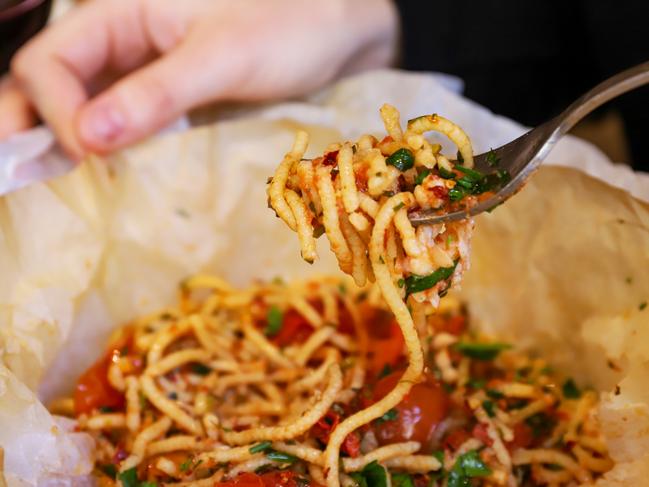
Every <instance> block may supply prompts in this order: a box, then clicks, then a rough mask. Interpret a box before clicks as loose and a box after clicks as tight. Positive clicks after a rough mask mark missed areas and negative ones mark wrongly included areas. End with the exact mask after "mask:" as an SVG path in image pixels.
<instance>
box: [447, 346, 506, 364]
mask: <svg viewBox="0 0 649 487" xmlns="http://www.w3.org/2000/svg"><path fill="white" fill-rule="evenodd" d="M509 348H512V346H511V345H509V344H508V343H496V342H494V343H469V342H459V343H456V344H455V349H456V350H457V351H458V352H460V353H461V354H462V355H464V356H465V357H470V358H473V359H476V360H493V359H495V358H496V357H497V356H498V354H499V353H500V352H502V351H503V350H507V349H509Z"/></svg>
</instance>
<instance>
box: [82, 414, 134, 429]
mask: <svg viewBox="0 0 649 487" xmlns="http://www.w3.org/2000/svg"><path fill="white" fill-rule="evenodd" d="M84 427H86V428H87V429H89V430H108V429H120V428H125V427H126V415H125V414H123V413H106V414H98V415H96V416H93V417H92V418H89V419H88V420H87V421H86V423H85V424H84Z"/></svg>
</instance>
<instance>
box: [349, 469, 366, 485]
mask: <svg viewBox="0 0 649 487" xmlns="http://www.w3.org/2000/svg"><path fill="white" fill-rule="evenodd" d="M349 476H350V477H351V478H352V480H353V481H354V482H356V485H358V487H367V480H365V476H364V475H363V474H362V473H360V472H352V473H350V474H349Z"/></svg>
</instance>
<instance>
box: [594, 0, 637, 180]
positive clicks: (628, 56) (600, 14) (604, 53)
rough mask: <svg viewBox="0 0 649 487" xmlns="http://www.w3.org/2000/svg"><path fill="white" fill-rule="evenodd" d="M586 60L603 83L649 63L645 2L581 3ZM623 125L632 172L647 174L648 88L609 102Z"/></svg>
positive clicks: (619, 0)
mask: <svg viewBox="0 0 649 487" xmlns="http://www.w3.org/2000/svg"><path fill="white" fill-rule="evenodd" d="M582 9H583V10H582V11H583V18H584V23H585V25H586V35H587V42H588V45H589V48H590V52H589V55H590V58H591V62H592V63H593V65H594V69H595V70H596V72H597V75H598V78H599V79H600V80H603V79H605V78H608V77H609V76H612V75H614V74H615V73H618V72H620V71H622V70H624V69H627V68H629V67H631V66H634V65H636V64H640V63H641V62H644V61H649V30H648V29H647V21H648V19H649V2H647V1H643V2H639V1H632V0H617V1H615V2H605V1H592V2H591V1H589V0H583V2H582ZM613 104H614V106H615V107H616V108H617V109H618V110H619V112H620V114H621V115H622V119H623V121H624V125H625V129H626V133H627V136H628V139H629V145H630V149H631V155H632V158H633V165H634V168H635V169H642V170H644V171H649V140H648V139H649V137H648V135H649V85H648V86H644V87H641V88H639V89H637V90H634V91H632V92H630V93H627V94H626V95H623V96H621V97H620V98H618V99H617V100H615V101H614V102H613Z"/></svg>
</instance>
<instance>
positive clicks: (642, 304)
mask: <svg viewBox="0 0 649 487" xmlns="http://www.w3.org/2000/svg"><path fill="white" fill-rule="evenodd" d="M646 307H647V302H646V301H643V302H642V303H640V304H639V305H638V309H639V310H640V311H642V310H643V309H645V308H646Z"/></svg>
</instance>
